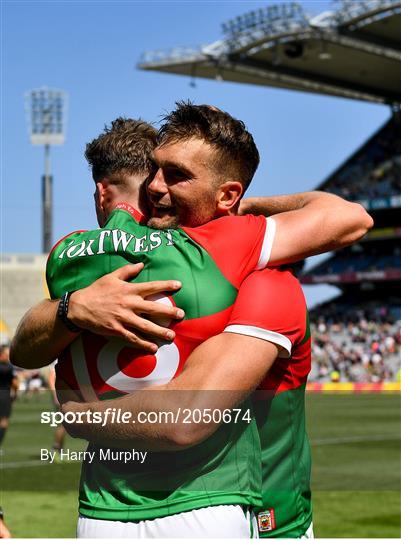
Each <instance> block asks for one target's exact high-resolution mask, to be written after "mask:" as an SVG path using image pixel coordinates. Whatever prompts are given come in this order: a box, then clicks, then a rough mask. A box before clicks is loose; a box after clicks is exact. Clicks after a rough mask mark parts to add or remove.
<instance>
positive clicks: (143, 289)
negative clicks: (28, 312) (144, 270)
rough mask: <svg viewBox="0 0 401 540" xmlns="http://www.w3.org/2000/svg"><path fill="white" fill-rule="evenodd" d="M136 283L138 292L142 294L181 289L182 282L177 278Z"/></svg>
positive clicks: (147, 294)
mask: <svg viewBox="0 0 401 540" xmlns="http://www.w3.org/2000/svg"><path fill="white" fill-rule="evenodd" d="M135 285H136V287H137V288H136V292H137V294H140V295H142V296H149V295H151V294H156V293H161V292H167V291H178V290H179V289H181V282H180V281H176V280H168V281H149V282H147V283H136V284H135Z"/></svg>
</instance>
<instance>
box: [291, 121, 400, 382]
mask: <svg viewBox="0 0 401 540" xmlns="http://www.w3.org/2000/svg"><path fill="white" fill-rule="evenodd" d="M318 189H322V190H326V191H330V192H333V193H336V194H338V195H341V196H342V197H345V198H347V199H349V200H357V201H359V202H361V203H362V204H363V205H364V206H365V207H367V208H368V209H369V211H370V213H371V214H372V216H373V219H374V220H375V223H376V227H375V229H374V230H373V231H371V232H370V233H369V234H368V235H367V236H366V237H365V238H364V239H363V241H362V242H360V243H359V244H357V245H354V246H351V247H349V248H346V249H343V250H341V251H340V252H337V253H335V254H333V255H332V256H331V257H329V258H328V259H326V260H325V261H323V262H321V263H319V264H318V265H316V266H315V267H313V268H312V269H310V270H308V271H306V272H304V273H303V274H302V275H301V281H302V283H304V284H309V283H328V284H332V285H335V286H337V287H338V288H339V289H340V291H341V293H342V294H341V295H340V296H339V297H337V298H336V299H335V300H334V301H332V302H329V303H326V304H323V305H321V306H317V307H316V308H315V309H314V310H313V311H312V314H311V318H312V321H313V322H312V335H313V337H314V345H313V357H314V364H313V370H312V373H311V380H312V381H319V382H320V381H321V382H324V381H328V380H331V381H333V382H336V381H349V382H355V383H359V382H363V383H365V382H371V383H377V382H382V381H395V380H397V379H398V377H399V373H400V369H401V295H400V293H399V292H397V291H401V287H400V285H401V246H400V237H401V227H400V226H401V219H400V214H401V213H400V206H401V117H400V114H399V113H397V112H395V113H394V114H393V115H392V117H391V118H390V120H389V121H388V122H386V124H385V125H384V126H383V127H382V128H380V129H379V130H378V131H377V132H376V133H375V134H374V135H373V136H372V137H371V138H370V139H369V140H368V141H367V142H366V143H365V144H363V145H362V146H361V148H359V149H358V150H357V151H356V152H355V153H354V154H353V155H352V156H351V157H350V158H349V159H347V160H346V161H345V163H344V164H342V165H341V166H340V167H339V168H338V169H337V170H336V171H335V172H334V173H332V174H331V175H330V176H329V178H328V179H327V180H325V181H324V182H323V183H322V184H321V185H320V186H318Z"/></svg>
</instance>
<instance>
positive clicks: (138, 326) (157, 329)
mask: <svg viewBox="0 0 401 540" xmlns="http://www.w3.org/2000/svg"><path fill="white" fill-rule="evenodd" d="M132 326H133V327H134V328H135V331H138V332H141V333H142V334H146V335H148V336H152V337H154V338H158V339H163V340H166V341H172V340H173V339H174V338H175V332H174V331H173V330H171V328H166V327H164V326H159V325H158V324H156V323H154V322H152V321H148V320H147V319H142V318H141V317H135V321H134V324H133V325H132Z"/></svg>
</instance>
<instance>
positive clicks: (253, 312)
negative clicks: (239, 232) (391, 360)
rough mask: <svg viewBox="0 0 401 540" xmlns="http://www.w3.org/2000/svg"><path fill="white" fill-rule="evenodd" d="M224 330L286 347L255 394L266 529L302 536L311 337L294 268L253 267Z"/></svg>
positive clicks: (261, 514)
mask: <svg viewBox="0 0 401 540" xmlns="http://www.w3.org/2000/svg"><path fill="white" fill-rule="evenodd" d="M225 331H226V332H235V333H240V334H244V335H249V336H253V337H257V338H259V339H265V340H267V341H270V342H273V343H276V344H277V345H279V347H280V351H281V352H280V354H279V357H278V358H277V359H276V361H275V362H274V364H273V366H272V367H271V369H270V371H269V373H268V374H267V376H266V378H265V380H264V381H263V382H262V384H261V385H260V387H259V388H258V390H257V391H256V392H255V394H254V400H253V403H254V411H255V415H256V419H257V424H258V429H259V434H260V442H261V449H262V486H263V487H262V498H263V503H262V506H261V507H259V508H256V509H255V510H256V512H257V517H258V526H259V534H260V536H262V537H282V538H299V537H301V536H302V535H304V534H305V532H306V530H307V529H308V527H309V525H310V523H311V520H312V505H311V493H310V471H311V460H310V448H309V442H308V438H307V435H306V430H305V384H306V378H307V376H308V373H309V371H310V367H311V343H310V331H309V322H308V316H307V309H306V304H305V299H304V296H303V293H302V289H301V286H300V284H299V282H298V280H297V279H296V278H295V277H294V276H293V275H292V274H291V273H290V272H288V271H280V270H273V269H267V270H263V271H262V272H254V273H253V274H252V275H250V276H249V277H248V278H247V279H246V280H245V281H244V283H243V284H242V286H241V288H240V291H239V294H238V297H237V300H236V303H235V306H234V309H233V312H232V314H231V317H230V321H229V323H228V326H227V328H226V329H225Z"/></svg>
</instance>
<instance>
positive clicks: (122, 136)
mask: <svg viewBox="0 0 401 540" xmlns="http://www.w3.org/2000/svg"><path fill="white" fill-rule="evenodd" d="M156 136H157V131H156V129H155V128H154V127H153V126H151V125H150V124H148V123H147V122H144V121H143V120H140V119H139V120H132V119H131V118H122V117H120V118H117V119H116V120H114V121H113V122H112V123H111V126H110V127H108V126H105V128H104V132H103V133H102V134H101V135H100V136H99V137H97V138H96V139H94V140H93V141H92V142H90V143H88V144H87V145H86V151H85V158H86V160H87V161H88V163H89V165H90V166H91V168H92V176H93V179H94V180H95V182H97V181H98V180H101V179H102V178H104V177H106V176H107V178H108V179H109V180H111V181H113V180H114V182H115V183H118V178H119V177H123V176H124V175H126V174H130V175H136V174H146V175H147V174H150V172H151V171H152V170H153V169H154V163H153V160H152V155H153V150H154V148H155V146H156Z"/></svg>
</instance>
